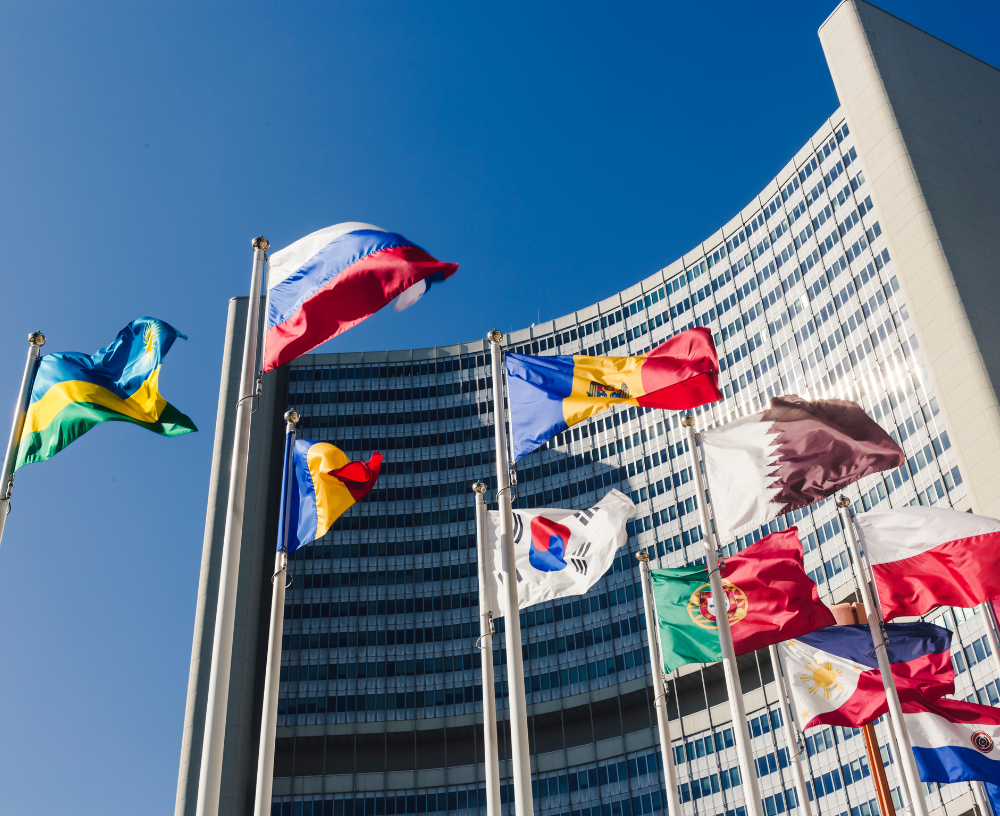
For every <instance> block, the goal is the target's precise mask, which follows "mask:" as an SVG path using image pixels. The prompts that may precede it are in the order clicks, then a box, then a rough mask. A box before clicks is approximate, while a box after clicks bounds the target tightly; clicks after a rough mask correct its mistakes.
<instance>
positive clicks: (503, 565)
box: [199, 329, 535, 816]
mask: <svg viewBox="0 0 1000 816" xmlns="http://www.w3.org/2000/svg"><path fill="white" fill-rule="evenodd" d="M487 339H488V340H489V341H490V353H491V355H492V363H493V422H494V430H495V442H496V454H497V504H498V505H499V508H500V571H501V573H502V574H503V588H502V591H503V593H504V616H505V619H506V623H505V624H504V626H505V627H506V642H507V686H508V695H509V696H508V699H509V700H510V744H511V756H512V758H513V762H512V764H513V766H514V812H515V814H516V816H532V814H533V813H534V812H535V806H534V799H533V797H532V795H531V753H530V751H531V748H530V743H529V742H528V705H527V702H526V701H525V694H524V661H523V659H522V657H521V611H520V608H519V605H518V601H517V569H516V568H515V566H514V536H513V529H514V517H513V514H512V513H511V509H510V470H509V467H510V465H509V463H508V461H507V425H506V420H505V417H506V411H505V410H504V396H503V392H504V388H503V383H504V371H503V360H502V359H501V351H500V346H501V344H502V343H503V334H501V333H500V332H499V331H497V330H496V329H493V331H491V332H490V333H489V335H487ZM199 816H200V815H199ZM212 816H214V814H212Z"/></svg>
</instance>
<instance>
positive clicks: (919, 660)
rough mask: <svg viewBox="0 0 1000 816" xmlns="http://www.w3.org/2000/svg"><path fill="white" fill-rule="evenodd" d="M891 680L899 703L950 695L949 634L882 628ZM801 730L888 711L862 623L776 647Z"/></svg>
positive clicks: (909, 626) (858, 721)
mask: <svg viewBox="0 0 1000 816" xmlns="http://www.w3.org/2000/svg"><path fill="white" fill-rule="evenodd" d="M885 630H886V636H887V638H886V639H887V641H888V646H887V651H888V655H889V663H890V664H891V667H892V676H893V679H894V680H895V681H896V688H897V690H898V691H899V698H900V699H901V700H936V699H937V698H939V697H942V696H943V695H945V694H953V693H954V692H955V668H954V666H952V663H951V651H950V649H951V632H949V631H948V630H947V629H944V628H942V627H940V626H935V625H934V624H932V623H924V622H923V621H918V622H916V623H889V624H886V627H885ZM779 648H780V650H781V658H782V662H783V663H784V667H785V676H786V677H787V678H788V683H789V686H791V691H792V708H793V710H794V712H795V715H796V717H797V718H798V720H799V724H800V725H801V727H802V728H803V729H805V728H812V727H813V726H814V725H842V726H850V727H851V728H860V727H861V726H862V725H864V724H865V723H869V722H871V721H872V720H874V719H875V718H876V717H879V716H881V715H882V714H884V713H885V712H886V711H887V710H888V703H887V702H886V698H885V687H884V686H883V685H882V675H881V673H880V672H879V668H878V661H877V659H876V658H875V647H874V646H873V645H872V633H871V630H870V629H869V628H868V625H867V624H863V625H861V624H854V625H851V626H831V627H829V628H827V629H820V630H819V631H817V632H811V633H809V634H805V635H801V636H800V637H798V638H796V639H795V640H791V641H789V642H788V643H782V644H781V646H780V647H779Z"/></svg>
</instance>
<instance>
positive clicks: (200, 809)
mask: <svg viewBox="0 0 1000 816" xmlns="http://www.w3.org/2000/svg"><path fill="white" fill-rule="evenodd" d="M252 246H253V272H252V274H251V275H250V300H249V302H248V303H247V331H246V335H245V337H244V339H243V372H242V374H241V375H240V392H239V393H240V400H239V402H237V403H236V431H235V433H234V434H233V458H232V465H231V466H230V468H229V501H228V504H227V506H226V531H225V536H224V538H223V542H222V564H221V565H220V569H219V597H218V600H217V601H216V607H215V633H214V635H213V639H212V666H211V669H210V671H209V676H208V703H207V705H206V707H205V732H204V737H203V739H202V743H201V767H200V768H199V773H198V805H197V808H196V810H195V814H196V816H217V815H218V813H219V797H220V795H221V792H222V754H223V749H224V747H225V742H226V713H227V709H228V708H229V675H230V670H231V669H232V662H233V631H234V630H235V628H236V589H237V586H238V584H239V574H240V545H241V544H242V542H243V504H244V501H245V499H246V486H247V459H248V458H249V454H250V414H251V408H252V402H253V383H254V374H255V373H256V370H257V335H258V331H257V328H258V323H259V316H260V289H261V282H262V281H263V278H264V258H265V254H264V253H266V252H267V248H268V243H267V239H266V238H264V236H259V237H257V238H254V240H253V242H252Z"/></svg>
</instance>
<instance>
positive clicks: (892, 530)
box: [857, 507, 1000, 620]
mask: <svg viewBox="0 0 1000 816" xmlns="http://www.w3.org/2000/svg"><path fill="white" fill-rule="evenodd" d="M857 521H858V528H859V530H860V531H861V538H862V542H863V544H864V548H865V554H866V555H867V556H868V562H869V563H870V564H871V567H872V572H873V573H874V575H875V584H876V586H877V587H878V597H879V601H880V602H881V605H882V612H883V614H884V616H885V620H891V619H892V618H896V617H899V616H901V615H923V614H924V613H925V612H929V611H930V610H931V609H933V608H934V607H936V606H959V607H965V608H971V607H973V606H977V605H978V604H981V603H983V602H984V601H992V600H997V599H1000V521H997V520H996V519H991V518H986V517H985V516H974V515H972V514H971V513H960V512H958V511H957V510H946V509H943V508H940V507H900V508H898V509H895V510H885V511H879V512H872V513H860V514H859V515H858V516H857Z"/></svg>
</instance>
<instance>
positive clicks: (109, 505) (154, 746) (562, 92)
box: [0, 0, 1000, 816]
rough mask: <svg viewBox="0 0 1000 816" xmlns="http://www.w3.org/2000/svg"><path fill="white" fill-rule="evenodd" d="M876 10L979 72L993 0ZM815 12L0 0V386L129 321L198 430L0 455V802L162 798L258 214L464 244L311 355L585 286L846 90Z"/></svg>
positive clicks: (666, 251)
mask: <svg viewBox="0 0 1000 816" xmlns="http://www.w3.org/2000/svg"><path fill="white" fill-rule="evenodd" d="M884 5H885V7H887V8H888V9H889V10H890V11H892V12H894V13H897V14H899V15H901V16H903V17H904V18H905V19H907V20H909V21H910V22H912V23H914V24H916V25H918V26H920V27H922V28H925V29H927V30H929V31H931V32H932V33H934V34H936V35H938V36H940V37H941V38H942V39H945V40H946V41H949V42H951V43H953V44H955V45H957V46H959V47H961V48H963V49H965V50H966V51H969V52H970V53H972V54H974V55H976V56H978V57H980V58H982V59H984V60H986V61H987V62H990V63H991V64H993V65H1000V44H998V43H997V40H996V37H995V32H996V31H998V30H1000V6H998V5H997V4H996V3H989V2H965V1H961V0H956V2H952V3H948V4H941V3H936V2H929V0H911V1H910V2H902V0H892V2H887V3H885V4H884ZM833 7H834V3H833V2H822V3H821V2H814V0H807V2H801V0H800V2H789V1H788V0H779V2H770V3H754V4H746V3H740V4H737V3H721V4H709V3H688V4H676V3H671V4H666V3H661V4H633V5H631V6H630V5H624V6H623V5H620V4H609V3H601V4H595V3H575V4H570V3H563V4H552V3H538V2H534V3H516V2H515V3H506V4H492V5H489V6H486V5H485V4H475V3H458V2H438V3H410V2H397V3H367V4H361V3H353V4H347V3H306V2H303V3H295V4H291V3H289V4H279V3H267V4H265V3H252V2H251V3H241V4H236V3H217V4H211V3H187V2H178V3H171V4H148V3H146V4H137V3H120V4H114V3H107V2H97V3H89V4H54V3H22V4H17V5H12V4H8V5H7V6H6V7H5V9H4V14H3V25H2V26H0V54H2V57H0V59H2V61H3V70H2V71H0V94H2V97H0V98H2V102H3V110H4V116H3V126H2V129H0V147H2V149H0V178H3V180H4V183H3V188H2V189H3V193H2V195H0V223H2V224H3V231H2V235H3V261H2V263H3V277H2V283H3V297H2V298H0V315H2V319H0V406H9V405H11V404H12V403H13V400H14V397H15V395H16V390H17V386H18V382H19V379H20V375H21V370H22V367H23V359H24V353H25V348H26V344H25V340H26V337H27V334H28V333H29V332H30V331H32V330H35V329H41V330H42V331H44V332H45V334H46V335H47V337H48V338H49V343H48V345H47V346H46V350H48V351H62V350H67V351H68V350H74V351H88V352H92V351H93V350H95V349H96V348H98V347H100V346H103V345H106V344H107V343H108V342H110V341H111V339H112V338H113V337H114V336H115V334H116V333H117V332H118V330H119V329H120V328H121V327H123V326H124V325H125V324H126V323H128V321H129V320H131V319H133V318H134V317H138V316H140V315H147V314H148V315H153V316H156V317H160V318H162V319H164V320H167V321H169V322H170V323H172V324H174V325H175V326H176V327H177V328H178V329H180V330H181V331H182V332H185V333H186V334H188V335H189V336H190V339H189V340H188V341H187V342H186V343H185V342H178V343H177V344H176V345H175V346H174V349H173V350H172V351H171V353H170V355H169V356H168V358H167V360H166V362H165V366H164V371H163V374H162V377H161V389H162V391H163V393H164V394H165V395H166V396H167V398H168V399H170V400H171V401H172V402H173V403H174V404H176V405H177V406H178V407H179V408H181V410H183V411H185V412H187V413H188V414H190V415H191V416H192V417H193V418H194V419H195V421H196V422H197V423H198V424H199V426H200V427H201V428H202V432H201V433H198V434H194V435H190V436H187V437H182V438H179V439H162V438H159V437H156V436H155V435H153V434H149V433H145V432H143V431H141V430H139V429H136V428H133V427H130V426H124V425H105V426H103V427H99V428H97V429H96V430H94V431H92V432H91V433H90V434H88V435H87V436H86V437H84V438H83V439H81V440H80V441H78V442H77V443H75V444H74V445H73V446H71V447H70V448H68V449H67V450H66V451H64V452H63V453H61V454H59V455H58V456H57V457H55V458H54V459H53V460H51V461H49V462H46V463H42V464H37V465H32V466H30V467H28V468H25V469H24V470H22V471H20V473H19V474H18V477H17V483H16V489H15V493H14V500H13V513H12V515H11V517H10V519H9V522H8V525H7V530H6V534H5V538H4V541H3V546H2V547H0V620H3V622H4V625H3V626H2V627H0V791H2V793H0V812H3V813H11V814H20V813H32V814H35V816H45V814H57V813H58V814H60V816H62V814H65V813H67V812H72V813H73V814H75V816H87V815H88V814H98V813H100V814H102V816H112V815H113V814H126V813H127V814H136V813H142V814H146V813H150V814H168V813H172V811H173V803H174V796H175V789H176V781H177V767H178V757H179V751H180V742H181V726H182V722H183V712H184V703H185V693H186V687H187V679H188V663H189V658H190V651H191V634H192V627H193V620H194V611H195V596H196V590H197V584H198V571H199V564H200V557H201V546H202V531H203V525H204V518H205V508H206V496H207V485H208V475H209V464H210V458H211V450H212V441H213V431H214V421H215V414H216V407H217V397H218V384H219V374H220V361H221V352H222V339H223V330H224V324H225V315H226V304H227V301H228V299H229V298H230V297H232V296H234V295H246V294H247V289H248V286H249V272H250V262H251V257H252V256H251V249H250V239H251V238H252V237H253V236H256V235H258V234H260V233H263V234H264V235H265V236H266V237H267V238H268V239H269V240H270V242H271V245H272V247H273V248H280V247H282V246H285V245H286V244H288V243H290V242H292V241H294V240H296V239H297V238H300V237H301V236H303V235H305V234H307V233H309V232H312V231H313V230H316V229H318V228H321V227H325V226H328V225H330V224H334V223H338V222H341V221H354V220H358V221H367V222H370V223H374V224H378V225H380V226H383V227H386V228H389V229H392V230H394V231H398V232H401V233H403V234H404V235H406V236H408V237H409V238H411V239H412V240H415V241H417V242H418V243H420V244H421V245H422V246H424V247H425V248H426V249H427V250H428V251H430V252H431V253H432V254H434V255H436V256H437V257H439V258H440V259H442V260H448V261H456V262H458V263H460V265H461V266H460V269H459V272H458V274H457V275H456V276H455V277H454V278H452V279H451V281H449V282H448V283H447V284H446V285H445V286H442V287H440V288H436V289H435V290H434V291H433V292H432V293H431V295H429V296H428V298H426V299H425V300H424V301H423V302H421V304H419V306H417V307H415V308H413V309H411V310H410V311H409V312H407V313H405V314H403V315H394V314H392V313H391V312H390V313H386V314H381V315H378V316H376V317H375V318H373V319H372V320H370V321H368V322H367V323H365V324H364V325H362V326H360V327H358V328H357V329H355V330H353V331H351V332H349V333H348V334H347V335H345V336H343V337H342V338H339V339H338V340H336V341H334V342H333V343H330V344H329V345H328V347H327V348H329V349H330V350H342V351H354V350H362V349H385V348H409V347H416V346H430V345H436V344H439V343H452V342H460V341H465V340H471V339H475V338H479V337H482V336H483V335H484V333H485V332H486V331H487V330H488V329H490V328H492V327H493V326H498V327H499V328H501V329H503V330H509V329H511V328H520V327H523V326H526V325H528V324H530V323H532V322H534V321H536V320H538V319H539V318H541V319H542V320H545V319H550V318H553V317H556V316H559V315H562V314H565V313H567V312H570V311H572V310H574V309H576V308H580V307H582V306H586V305H588V304H590V303H593V302H595V301H597V300H599V299H601V298H603V297H606V296H607V295H609V294H612V293H614V292H616V291H618V290H620V289H622V288H624V287H626V286H628V285H630V284H632V283H634V282H635V281H637V280H639V279H641V278H643V277H645V276H647V275H649V274H651V273H652V272H654V271H655V270H657V269H659V268H661V267H663V266H665V265H667V264H668V263H670V262H671V261H672V260H674V259H675V258H676V257H678V256H679V255H681V254H682V253H684V252H686V251H688V250H690V249H691V248H692V247H693V246H694V245H695V244H697V243H698V242H699V241H700V240H702V239H703V238H704V237H706V236H707V235H709V234H710V233H711V232H713V231H714V230H715V229H717V228H718V227H719V226H720V225H722V224H723V223H725V222H726V221H727V220H728V219H729V218H731V217H732V216H733V215H734V214H735V213H736V212H737V211H738V210H739V209H740V208H742V207H743V206H744V205H745V204H746V203H747V202H748V201H749V200H750V199H751V198H752V197H753V196H754V195H756V193H757V192H758V191H759V190H760V189H761V188H762V187H763V186H764V185H765V184H766V183H767V181H768V180H769V179H770V178H771V177H772V176H773V175H774V174H775V173H776V172H777V171H778V170H779V169H780V168H781V167H782V166H783V165H784V164H785V163H786V162H787V161H788V160H789V158H790V157H791V156H792V155H794V153H795V152H796V151H797V150H798V148H799V147H800V146H801V145H802V144H803V143H804V142H805V141H806V139H807V138H808V137H809V136H810V135H811V134H812V133H813V132H814V131H815V130H816V129H817V128H818V127H819V125H820V124H821V123H822V122H823V120H824V119H826V118H827V117H828V116H829V115H830V114H831V113H832V112H833V111H834V110H835V108H836V107H837V104H838V103H837V99H836V94H835V92H834V89H833V85H832V82H831V80H830V77H829V74H828V72H827V69H826V64H825V61H824V59H823V54H822V50H821V48H820V45H819V40H818V38H817V36H816V31H817V28H818V27H819V25H820V23H822V21H823V19H824V18H825V17H826V16H827V15H828V14H829V13H830V11H832V9H833ZM7 410H8V408H7V407H4V408H3V412H0V418H2V420H3V422H6V421H7V419H6V416H7V415H6V413H5V412H6V411H7ZM0 434H2V435H3V437H4V438H6V434H7V431H6V429H3V430H2V431H0Z"/></svg>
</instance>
